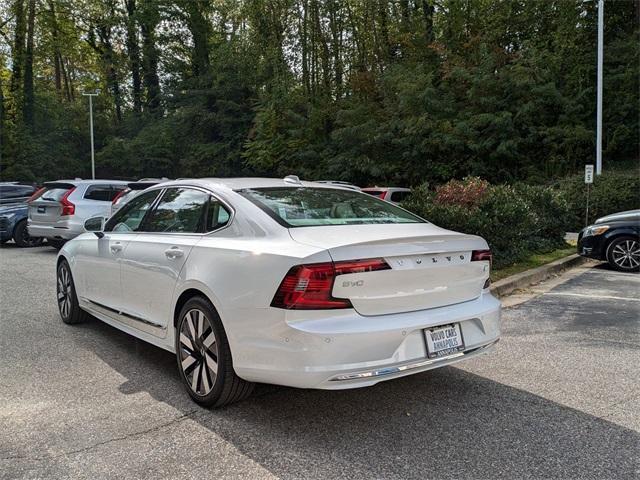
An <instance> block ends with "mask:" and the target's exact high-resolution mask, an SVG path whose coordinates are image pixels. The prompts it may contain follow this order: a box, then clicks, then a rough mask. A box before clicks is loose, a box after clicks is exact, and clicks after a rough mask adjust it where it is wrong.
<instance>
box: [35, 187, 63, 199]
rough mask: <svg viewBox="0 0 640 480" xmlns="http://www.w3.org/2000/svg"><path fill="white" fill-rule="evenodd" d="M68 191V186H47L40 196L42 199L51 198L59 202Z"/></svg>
mask: <svg viewBox="0 0 640 480" xmlns="http://www.w3.org/2000/svg"><path fill="white" fill-rule="evenodd" d="M68 191H69V189H68V188H47V189H46V190H45V191H44V193H43V194H42V195H40V198H41V199H42V200H53V201H54V202H59V201H60V199H61V198H62V197H63V195H64V194H65V193H67V192H68Z"/></svg>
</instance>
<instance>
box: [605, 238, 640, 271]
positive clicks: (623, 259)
mask: <svg viewBox="0 0 640 480" xmlns="http://www.w3.org/2000/svg"><path fill="white" fill-rule="evenodd" d="M611 253H612V256H613V261H614V262H615V264H616V265H618V266H619V267H621V268H627V269H631V268H638V267H639V266H640V244H638V242H636V241H635V240H624V241H623V242H620V243H619V244H617V245H616V246H615V247H613V250H612V252H611Z"/></svg>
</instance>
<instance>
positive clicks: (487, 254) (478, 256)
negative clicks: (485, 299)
mask: <svg viewBox="0 0 640 480" xmlns="http://www.w3.org/2000/svg"><path fill="white" fill-rule="evenodd" d="M482 260H488V261H489V268H491V265H492V263H493V254H492V253H491V250H473V251H472V252H471V261H472V262H481V261H482ZM490 286H491V278H487V280H486V281H485V282H484V285H483V286H482V288H483V289H485V290H486V289H487V288H489V287H490Z"/></svg>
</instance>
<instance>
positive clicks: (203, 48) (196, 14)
mask: <svg viewBox="0 0 640 480" xmlns="http://www.w3.org/2000/svg"><path fill="white" fill-rule="evenodd" d="M205 4H206V2H205V1H203V0H187V2H186V4H185V5H186V9H187V13H188V17H187V27H188V28H189V31H190V32H191V36H192V37H193V49H192V54H191V67H192V69H193V75H194V76H196V77H198V76H200V75H204V74H205V73H207V71H208V70H209V22H207V19H206V18H205V16H204V5H205Z"/></svg>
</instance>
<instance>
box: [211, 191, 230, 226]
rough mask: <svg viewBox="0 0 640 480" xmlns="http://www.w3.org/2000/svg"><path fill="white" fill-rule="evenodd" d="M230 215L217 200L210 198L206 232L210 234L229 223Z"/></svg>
mask: <svg viewBox="0 0 640 480" xmlns="http://www.w3.org/2000/svg"><path fill="white" fill-rule="evenodd" d="M230 218H231V214H230V213H229V211H228V210H227V209H226V208H225V206H224V205H222V203H221V202H220V201H218V199H216V198H214V197H211V199H210V200H209V207H208V209H207V227H206V230H207V232H212V231H214V230H217V229H219V228H221V227H224V226H225V225H226V224H227V223H229V219H230Z"/></svg>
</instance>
